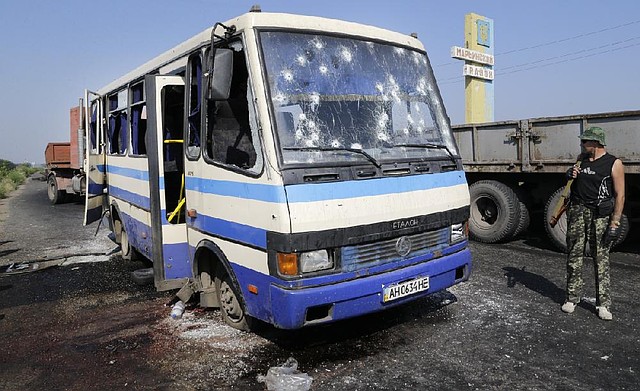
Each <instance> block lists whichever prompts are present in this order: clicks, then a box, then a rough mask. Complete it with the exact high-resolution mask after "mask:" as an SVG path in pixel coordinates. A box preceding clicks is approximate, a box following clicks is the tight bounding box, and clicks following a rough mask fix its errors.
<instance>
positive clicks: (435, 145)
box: [393, 143, 458, 165]
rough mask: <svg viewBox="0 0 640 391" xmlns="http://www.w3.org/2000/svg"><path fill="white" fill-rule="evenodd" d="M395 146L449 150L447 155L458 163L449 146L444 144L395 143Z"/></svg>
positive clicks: (454, 162)
mask: <svg viewBox="0 0 640 391" xmlns="http://www.w3.org/2000/svg"><path fill="white" fill-rule="evenodd" d="M393 147H394V148H395V147H405V148H425V149H444V150H445V151H447V155H448V156H449V158H450V159H451V161H452V162H453V164H455V165H457V164H458V163H457V162H456V158H455V156H453V153H451V150H450V149H449V147H447V146H446V145H444V144H434V143H424V144H394V145H393Z"/></svg>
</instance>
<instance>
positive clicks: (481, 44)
mask: <svg viewBox="0 0 640 391" xmlns="http://www.w3.org/2000/svg"><path fill="white" fill-rule="evenodd" d="M464 36H465V47H464V48H461V47H457V46H454V47H452V48H451V56H452V57H454V58H458V59H461V60H465V64H464V67H463V75H464V76H465V121H466V122H467V123H482V122H492V121H494V110H493V108H494V94H493V79H494V73H493V65H494V57H493V46H494V45H493V20H492V19H489V18H486V17H484V16H480V15H477V14H474V13H469V14H467V15H465V28H464Z"/></svg>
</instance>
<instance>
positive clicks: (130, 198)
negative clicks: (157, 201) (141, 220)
mask: <svg viewBox="0 0 640 391" xmlns="http://www.w3.org/2000/svg"><path fill="white" fill-rule="evenodd" d="M109 194H110V195H112V196H114V197H117V198H120V199H121V200H124V201H127V202H129V203H131V204H133V205H135V206H137V207H139V208H143V209H150V208H151V201H150V200H149V197H146V196H143V195H140V194H136V193H133V192H130V191H128V190H124V189H121V188H119V187H116V186H113V185H109Z"/></svg>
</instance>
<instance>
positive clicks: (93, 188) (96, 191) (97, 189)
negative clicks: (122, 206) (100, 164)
mask: <svg viewBox="0 0 640 391" xmlns="http://www.w3.org/2000/svg"><path fill="white" fill-rule="evenodd" d="M103 189H104V185H103V184H102V183H95V182H93V181H89V185H88V186H87V192H88V193H89V194H91V195H102V190H103Z"/></svg>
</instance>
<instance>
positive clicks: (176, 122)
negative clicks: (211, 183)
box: [145, 75, 193, 290]
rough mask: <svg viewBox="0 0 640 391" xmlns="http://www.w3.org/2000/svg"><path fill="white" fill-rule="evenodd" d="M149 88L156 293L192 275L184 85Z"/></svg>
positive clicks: (156, 83)
mask: <svg viewBox="0 0 640 391" xmlns="http://www.w3.org/2000/svg"><path fill="white" fill-rule="evenodd" d="M145 88H146V101H147V138H146V140H147V153H148V156H149V195H150V203H151V230H152V235H153V238H154V240H153V248H152V259H153V275H154V280H155V286H156V288H157V289H158V290H168V289H175V288H180V287H182V286H183V285H184V284H185V282H186V281H187V279H188V278H191V277H192V275H193V270H192V267H191V262H190V260H189V245H188V243H187V226H186V224H185V220H186V215H185V203H186V198H185V183H184V163H185V162H184V150H183V140H184V120H183V119H184V93H185V82H184V78H182V77H181V76H154V75H149V76H146V77H145Z"/></svg>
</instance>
